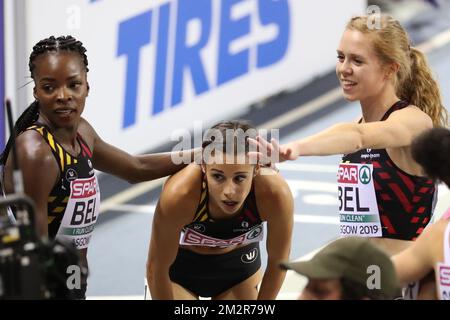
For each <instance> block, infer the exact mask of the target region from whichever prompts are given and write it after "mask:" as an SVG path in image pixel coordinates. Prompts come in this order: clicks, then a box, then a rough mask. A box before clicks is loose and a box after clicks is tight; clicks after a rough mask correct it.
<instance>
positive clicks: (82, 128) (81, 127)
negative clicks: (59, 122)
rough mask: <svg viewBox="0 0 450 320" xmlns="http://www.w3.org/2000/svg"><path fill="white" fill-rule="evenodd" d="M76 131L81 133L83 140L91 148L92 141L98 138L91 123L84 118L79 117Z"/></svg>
mask: <svg viewBox="0 0 450 320" xmlns="http://www.w3.org/2000/svg"><path fill="white" fill-rule="evenodd" d="M78 133H79V134H80V135H81V137H82V138H83V140H84V141H85V142H86V143H87V144H88V146H89V148H90V149H91V150H93V146H94V141H95V139H97V138H98V135H97V132H95V129H94V128H93V127H92V126H91V124H90V123H89V122H88V121H87V120H86V119H84V118H83V117H81V118H80V123H79V124H78Z"/></svg>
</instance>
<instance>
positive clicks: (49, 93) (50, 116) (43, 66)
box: [33, 51, 89, 129]
mask: <svg viewBox="0 0 450 320" xmlns="http://www.w3.org/2000/svg"><path fill="white" fill-rule="evenodd" d="M34 63H35V66H36V67H35V69H34V71H33V73H34V81H35V87H34V89H33V93H34V97H35V98H36V99H37V100H38V101H39V106H40V117H41V118H42V120H43V121H44V122H46V123H47V125H49V126H51V127H54V128H55V129H57V128H71V127H75V128H76V127H77V125H78V122H79V120H80V116H81V113H82V112H83V110H84V104H85V101H86V97H87V95H88V92H89V86H88V83H87V77H86V68H85V66H84V64H83V60H82V58H81V56H80V55H79V54H78V53H76V52H70V51H57V52H52V51H50V52H47V53H44V54H41V55H39V56H38V57H36V59H35V61H34Z"/></svg>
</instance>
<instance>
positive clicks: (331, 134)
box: [250, 106, 433, 162]
mask: <svg viewBox="0 0 450 320" xmlns="http://www.w3.org/2000/svg"><path fill="white" fill-rule="evenodd" d="M432 127H433V123H432V120H431V118H430V117H429V116H428V115H427V114H425V113H424V112H422V111H421V110H420V109H418V108H417V107H415V106H410V107H407V108H405V109H402V110H399V111H396V112H393V113H392V115H391V116H390V117H389V118H388V119H387V120H386V121H374V122H368V123H340V124H336V125H334V126H332V127H330V128H328V129H325V130H323V131H321V132H319V133H317V134H314V135H312V136H309V137H306V138H304V139H300V140H296V141H293V142H290V143H287V144H283V145H277V143H276V141H271V143H268V142H267V141H265V140H264V139H262V138H258V140H253V139H250V141H251V143H252V144H253V145H257V146H258V148H259V149H258V150H259V152H258V153H253V156H258V157H260V158H261V159H262V161H263V162H264V158H267V157H271V155H272V153H273V152H275V153H278V154H279V161H280V162H281V161H285V160H295V159H297V157H299V156H323V155H332V154H348V153H353V152H355V151H358V150H361V149H366V148H371V149H386V148H398V147H405V146H409V145H411V142H412V141H413V139H414V138H415V137H417V136H418V135H419V134H420V133H422V132H423V131H425V130H427V129H430V128H432ZM272 158H273V157H272Z"/></svg>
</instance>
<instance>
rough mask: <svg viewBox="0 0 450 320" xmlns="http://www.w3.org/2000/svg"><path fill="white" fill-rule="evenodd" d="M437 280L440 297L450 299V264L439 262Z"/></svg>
mask: <svg viewBox="0 0 450 320" xmlns="http://www.w3.org/2000/svg"><path fill="white" fill-rule="evenodd" d="M436 281H437V284H436V285H437V289H438V295H439V299H441V300H450V265H448V264H444V263H441V262H438V263H437V268H436Z"/></svg>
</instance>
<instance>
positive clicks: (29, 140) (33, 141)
mask: <svg viewBox="0 0 450 320" xmlns="http://www.w3.org/2000/svg"><path fill="white" fill-rule="evenodd" d="M16 146H17V154H18V157H19V158H20V160H21V161H25V162H27V163H29V162H32V163H35V164H37V165H46V164H49V163H52V164H53V163H56V162H55V158H54V156H53V154H52V151H51V149H50V146H49V145H48V143H47V142H46V141H45V140H44V138H43V137H42V135H41V134H39V133H38V132H36V131H34V130H27V131H25V132H23V133H21V134H20V135H19V136H18V137H17V139H16Z"/></svg>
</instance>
